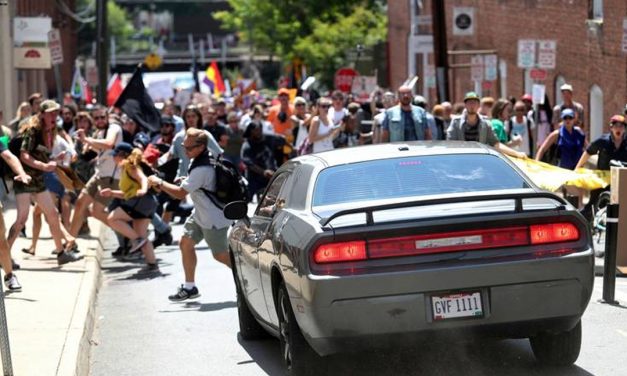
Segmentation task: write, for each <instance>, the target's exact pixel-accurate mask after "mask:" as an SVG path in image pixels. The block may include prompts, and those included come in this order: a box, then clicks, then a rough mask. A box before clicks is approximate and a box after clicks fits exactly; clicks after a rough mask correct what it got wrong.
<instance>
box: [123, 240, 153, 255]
mask: <svg viewBox="0 0 627 376" xmlns="http://www.w3.org/2000/svg"><path fill="white" fill-rule="evenodd" d="M147 241H148V239H146V238H137V239H135V240H134V241H133V242H132V244H133V245H132V246H131V249H129V250H128V253H129V254H133V253H136V252H139V251H140V250H141V248H142V247H143V246H144V244H146V242H147Z"/></svg>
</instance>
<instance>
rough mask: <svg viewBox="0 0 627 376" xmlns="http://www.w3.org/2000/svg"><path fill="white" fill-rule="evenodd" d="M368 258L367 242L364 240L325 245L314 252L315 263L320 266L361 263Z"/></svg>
mask: <svg viewBox="0 0 627 376" xmlns="http://www.w3.org/2000/svg"><path fill="white" fill-rule="evenodd" d="M366 258H367V256H366V242H365V241H363V240H359V241H352V242H344V243H331V244H323V245H321V246H319V247H318V248H317V249H316V251H315V252H314V261H315V262H316V263H318V264H327V263H331V262H345V261H359V260H365V259H366Z"/></svg>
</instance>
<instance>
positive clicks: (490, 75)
mask: <svg viewBox="0 0 627 376" xmlns="http://www.w3.org/2000/svg"><path fill="white" fill-rule="evenodd" d="M498 62H499V58H498V57H497V56H496V55H494V54H492V55H485V56H484V57H483V66H484V68H485V73H484V74H485V77H484V80H486V81H496V79H497V77H498V75H497V68H498Z"/></svg>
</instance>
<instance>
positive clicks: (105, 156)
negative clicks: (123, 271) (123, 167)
mask: <svg viewBox="0 0 627 376" xmlns="http://www.w3.org/2000/svg"><path fill="white" fill-rule="evenodd" d="M92 118H93V120H94V125H95V129H94V130H93V136H88V134H87V133H86V131H85V130H84V129H78V130H77V131H76V137H77V138H78V141H79V142H81V143H82V144H83V145H85V147H86V148H87V149H88V150H91V151H93V153H95V155H96V157H95V162H94V163H95V167H94V175H93V176H92V177H91V178H89V180H88V181H87V183H85V187H83V189H82V190H81V193H80V194H79V196H78V199H77V200H76V204H75V206H74V215H73V216H72V225H71V228H70V234H72V236H77V235H78V233H79V231H80V229H81V227H82V226H83V223H84V222H85V219H86V218H87V213H88V211H89V214H90V215H91V216H93V217H94V218H96V219H98V220H99V221H100V222H102V223H105V224H106V223H107V216H108V214H107V211H106V208H107V206H109V204H110V203H111V201H112V199H111V198H110V197H104V196H102V195H100V194H99V192H101V191H102V190H103V189H105V188H109V189H117V188H118V183H119V179H120V169H119V168H118V166H117V164H116V163H115V160H114V159H113V153H112V150H113V148H114V147H115V145H117V144H119V143H120V142H122V128H121V127H120V125H118V124H116V123H109V118H108V116H107V109H106V108H105V107H103V106H102V105H96V106H95V107H94V109H93V111H92ZM119 240H120V241H122V239H119ZM120 247H123V244H122V242H121V243H120Z"/></svg>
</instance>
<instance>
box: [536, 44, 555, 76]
mask: <svg viewBox="0 0 627 376" xmlns="http://www.w3.org/2000/svg"><path fill="white" fill-rule="evenodd" d="M556 47H557V42H555V41H554V40H539V41H538V68H543V69H555V55H557V51H556Z"/></svg>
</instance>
